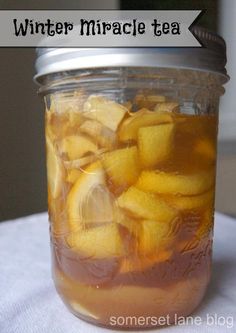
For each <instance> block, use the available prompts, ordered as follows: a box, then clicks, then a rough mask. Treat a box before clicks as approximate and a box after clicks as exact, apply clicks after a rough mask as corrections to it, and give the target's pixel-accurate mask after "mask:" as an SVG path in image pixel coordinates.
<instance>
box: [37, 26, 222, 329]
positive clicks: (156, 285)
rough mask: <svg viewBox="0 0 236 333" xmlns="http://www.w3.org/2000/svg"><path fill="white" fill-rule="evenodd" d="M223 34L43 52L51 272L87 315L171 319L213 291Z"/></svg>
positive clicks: (129, 321)
mask: <svg viewBox="0 0 236 333" xmlns="http://www.w3.org/2000/svg"><path fill="white" fill-rule="evenodd" d="M200 32H201V30H200ZM214 37H215V39H214V40H213V38H212V35H210V34H205V35H204V38H205V42H206V43H207V45H208V46H209V45H210V46H209V47H208V49H207V48H206V49H201V48H200V49H171V50H170V49H164V50H163V49H118V50H117V49H102V50H97V49H90V50H87V49H86V50H79V49H52V50H51V49H49V50H47V51H46V52H43V53H41V54H39V57H38V60H37V69H38V75H37V77H36V79H37V81H38V82H39V83H40V84H41V87H40V93H41V94H42V95H43V96H44V100H45V106H46V144H47V172H48V205H49V217H50V232H51V243H52V258H53V264H52V268H53V278H54V282H55V286H56V289H57V291H58V293H59V294H60V296H61V298H62V299H63V301H64V303H65V304H66V305H67V307H68V308H69V309H70V310H71V311H72V312H73V313H74V314H75V315H76V316H78V317H80V318H82V319H84V320H86V321H89V322H91V323H94V324H97V325H103V326H108V327H116V328H148V327H155V326H158V325H161V326H162V325H164V324H166V325H168V324H171V323H173V322H175V320H176V317H177V316H187V315H189V314H190V313H191V312H192V311H193V310H194V309H195V308H196V307H197V306H198V304H199V303H200V301H201V300H202V298H203V296H204V293H205V290H206V287H207V285H208V282H209V279H210V272H211V253H212V228H213V216H214V195H215V167H216V140H217V126H218V105H219V97H220V95H221V94H222V93H223V88H222V83H224V82H225V81H226V80H227V75H226V73H225V71H224V70H223V68H224V65H225V62H224V61H223V60H222V49H224V43H223V42H222V40H221V39H220V38H219V37H217V38H216V36H214ZM213 46H214V47H213ZM219 50H221V53H220V52H219ZM213 51H214V52H213ZM190 55H193V56H192V57H190ZM65 59H66V61H65ZM213 60H214V61H213ZM200 65H201V67H200Z"/></svg>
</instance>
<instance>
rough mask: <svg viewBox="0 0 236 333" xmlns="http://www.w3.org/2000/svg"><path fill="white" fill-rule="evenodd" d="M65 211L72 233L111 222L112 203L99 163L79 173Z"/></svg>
mask: <svg viewBox="0 0 236 333" xmlns="http://www.w3.org/2000/svg"><path fill="white" fill-rule="evenodd" d="M67 211H68V217H69V225H70V228H71V230H72V231H74V230H75V231H76V230H78V229H81V228H83V227H85V226H86V224H88V223H95V224H96V223H105V222H110V221H112V220H113V211H114V209H113V201H112V197H111V194H110V193H109V191H108V190H107V188H106V180H105V173H104V170H103V168H102V165H101V163H100V162H94V163H93V164H91V165H90V166H89V167H87V168H86V169H85V170H84V171H83V172H81V175H80V176H79V177H78V178H77V181H76V183H75V184H74V185H73V187H72V189H71V191H70V192H69V195H68V197H67Z"/></svg>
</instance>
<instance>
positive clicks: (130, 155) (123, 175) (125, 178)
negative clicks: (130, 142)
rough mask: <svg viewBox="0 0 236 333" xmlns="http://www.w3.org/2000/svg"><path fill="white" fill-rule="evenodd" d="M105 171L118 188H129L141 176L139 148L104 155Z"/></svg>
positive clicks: (129, 148)
mask: <svg viewBox="0 0 236 333" xmlns="http://www.w3.org/2000/svg"><path fill="white" fill-rule="evenodd" d="M102 164H103V166H104V169H105V171H106V173H107V175H108V177H109V178H110V179H111V181H112V183H113V184H114V185H116V186H122V187H123V186H124V187H126V186H129V185H132V184H133V183H135V182H136V181H137V179H138V176H139V167H138V165H139V159H138V149H137V147H127V148H122V149H117V150H114V151H112V152H108V153H105V154H104V155H103V159H102Z"/></svg>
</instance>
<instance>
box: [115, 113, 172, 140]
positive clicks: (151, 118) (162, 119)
mask: <svg viewBox="0 0 236 333" xmlns="http://www.w3.org/2000/svg"><path fill="white" fill-rule="evenodd" d="M171 122H173V119H172V117H171V115H170V114H169V113H166V114H164V113H163V114H160V113H157V112H152V111H149V110H148V109H141V110H139V111H138V112H136V113H135V114H134V115H133V116H132V117H129V118H128V119H126V120H124V121H123V123H122V125H121V127H120V129H119V133H118V135H119V139H120V141H122V142H126V141H129V140H137V136H138V130H139V129H140V128H141V127H147V126H153V125H159V124H164V123H171Z"/></svg>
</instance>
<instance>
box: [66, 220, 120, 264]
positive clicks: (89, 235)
mask: <svg viewBox="0 0 236 333" xmlns="http://www.w3.org/2000/svg"><path fill="white" fill-rule="evenodd" d="M67 243H68V245H69V246H70V247H71V248H72V249H74V250H75V251H78V252H80V254H81V255H82V256H83V257H88V258H93V259H103V258H110V257H120V256H122V255H124V254H125V248H124V245H123V242H122V238H121V235H120V232H119V226H118V224H116V223H109V224H106V225H101V226H98V227H94V228H90V229H88V230H83V231H78V232H75V233H71V234H70V235H69V236H68V237H67Z"/></svg>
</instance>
